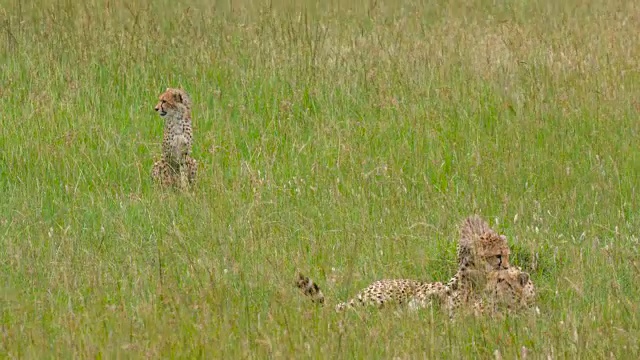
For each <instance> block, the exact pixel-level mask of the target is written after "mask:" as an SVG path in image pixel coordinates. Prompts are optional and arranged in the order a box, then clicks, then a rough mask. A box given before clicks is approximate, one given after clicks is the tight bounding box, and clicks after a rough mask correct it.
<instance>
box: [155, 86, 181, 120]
mask: <svg viewBox="0 0 640 360" xmlns="http://www.w3.org/2000/svg"><path fill="white" fill-rule="evenodd" d="M154 109H155V111H156V112H157V113H158V115H160V117H162V118H164V117H165V116H167V115H168V116H169V117H176V116H179V115H182V114H183V113H184V112H185V111H186V109H187V101H186V99H185V94H184V92H183V91H182V90H178V89H171V88H167V90H166V91H165V92H163V93H162V94H161V95H160V98H159V102H158V104H157V105H156V107H155V108H154Z"/></svg>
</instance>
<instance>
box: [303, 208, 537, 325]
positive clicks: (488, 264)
mask: <svg viewBox="0 0 640 360" xmlns="http://www.w3.org/2000/svg"><path fill="white" fill-rule="evenodd" d="M460 230H461V231H460V232H461V239H460V242H459V243H458V264H459V268H458V271H457V272H456V274H455V275H454V276H453V277H452V278H451V279H450V280H449V281H448V282H447V283H445V284H443V283H441V282H433V283H428V282H422V281H418V280H407V279H398V280H380V281H376V282H374V283H373V284H371V285H370V286H369V287H367V288H365V289H364V290H362V291H361V292H360V293H358V294H357V295H356V296H355V297H354V298H353V299H351V300H349V301H346V302H344V303H340V304H338V305H336V310H338V311H341V310H343V309H345V308H347V307H354V306H356V305H376V306H378V307H382V306H383V305H385V304H386V303H389V302H394V303H398V304H404V303H408V304H409V307H410V308H413V309H418V308H422V307H426V306H428V305H430V304H432V303H433V300H437V301H438V302H440V303H443V304H444V306H445V308H446V309H447V310H448V311H449V314H450V315H451V316H452V315H453V312H454V311H455V309H457V308H458V307H459V306H461V305H473V307H474V308H479V307H481V306H482V304H483V297H485V296H486V294H490V296H489V298H490V303H491V304H494V303H499V301H498V299H493V298H492V297H500V296H507V297H514V299H520V298H518V296H520V297H521V298H525V297H526V300H522V299H520V300H518V301H516V300H514V302H517V303H522V302H524V303H529V302H530V301H531V300H530V298H532V297H533V296H534V294H535V293H534V291H533V284H532V283H531V281H530V279H529V274H527V273H525V272H522V271H521V270H520V269H519V268H517V267H512V266H510V265H509V246H508V244H507V240H506V237H505V236H503V235H499V234H497V233H496V232H495V231H493V230H492V229H491V228H490V227H489V226H488V224H487V223H486V222H484V221H483V220H482V219H481V218H480V217H478V216H471V217H469V218H467V219H465V221H464V222H463V223H462V225H461V229H460ZM525 278H526V281H521V280H522V279H525ZM497 279H500V281H498V280H497ZM506 284H508V285H509V286H506ZM296 286H297V287H298V288H300V289H301V290H302V291H303V293H304V294H305V295H307V296H309V297H311V299H312V301H314V302H317V303H324V295H323V294H322V291H321V290H320V288H319V287H318V286H317V285H316V284H315V283H314V282H313V281H311V280H310V279H309V278H307V277H306V276H304V275H302V274H299V275H298V280H297V282H296ZM507 288H512V289H516V290H522V291H515V293H514V294H507V293H506V289H507ZM527 289H531V291H528V290H527ZM510 302H511V301H509V303H510Z"/></svg>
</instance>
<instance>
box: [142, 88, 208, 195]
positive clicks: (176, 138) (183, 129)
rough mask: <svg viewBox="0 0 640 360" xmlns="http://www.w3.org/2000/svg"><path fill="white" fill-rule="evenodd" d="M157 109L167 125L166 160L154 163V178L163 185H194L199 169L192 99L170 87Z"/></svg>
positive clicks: (163, 145) (164, 156) (163, 141)
mask: <svg viewBox="0 0 640 360" xmlns="http://www.w3.org/2000/svg"><path fill="white" fill-rule="evenodd" d="M155 110H156V112H157V113H158V115H160V117H162V118H163V119H164V121H165V123H164V136H163V139H162V157H161V159H160V160H158V161H156V162H155V163H154V164H153V168H152V170H151V177H152V178H153V180H154V181H155V182H156V183H159V184H161V185H163V186H177V187H180V188H186V187H188V186H191V185H193V183H194V182H195V178H196V174H197V169H198V166H197V162H196V160H195V159H193V158H192V157H191V148H192V142H193V136H192V129H191V99H190V98H189V96H188V95H187V93H186V92H185V91H184V90H182V89H172V88H167V90H166V91H165V92H163V93H162V94H161V95H160V102H158V104H157V105H156V107H155Z"/></svg>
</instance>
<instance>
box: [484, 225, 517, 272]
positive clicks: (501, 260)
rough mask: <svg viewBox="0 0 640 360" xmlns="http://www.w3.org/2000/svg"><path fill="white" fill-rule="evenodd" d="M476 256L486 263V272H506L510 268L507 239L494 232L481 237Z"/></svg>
mask: <svg viewBox="0 0 640 360" xmlns="http://www.w3.org/2000/svg"><path fill="white" fill-rule="evenodd" d="M476 246H477V248H476V254H477V256H478V257H479V258H480V259H479V260H480V262H482V263H484V267H485V270H486V271H492V270H504V269H507V268H509V254H510V253H511V252H510V251H509V244H508V243H507V237H506V236H504V235H499V234H497V233H495V232H494V231H487V232H485V233H484V234H482V235H480V238H479V239H478V243H477V244H476Z"/></svg>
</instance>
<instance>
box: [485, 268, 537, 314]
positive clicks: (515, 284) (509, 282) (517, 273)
mask: <svg viewBox="0 0 640 360" xmlns="http://www.w3.org/2000/svg"><path fill="white" fill-rule="evenodd" d="M485 295H487V296H488V297H489V300H490V302H491V303H493V304H494V305H503V306H506V307H507V308H508V309H511V310H517V309H519V308H526V307H529V306H531V305H532V304H533V302H534V300H535V288H534V286H533V282H531V278H530V276H529V274H528V273H526V272H524V271H522V270H521V269H520V268H519V267H516V266H511V267H509V268H508V269H504V270H498V271H492V272H490V273H489V276H488V279H487V284H486V287H485Z"/></svg>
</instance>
